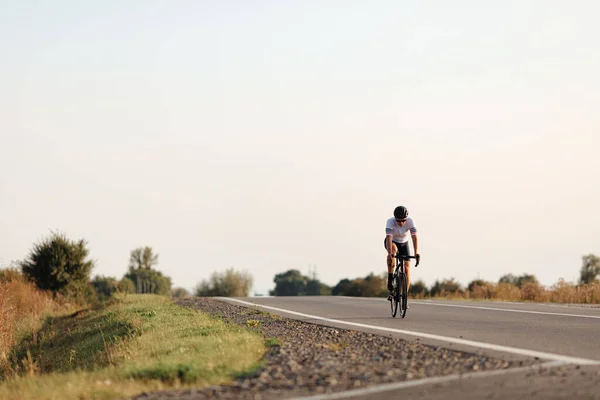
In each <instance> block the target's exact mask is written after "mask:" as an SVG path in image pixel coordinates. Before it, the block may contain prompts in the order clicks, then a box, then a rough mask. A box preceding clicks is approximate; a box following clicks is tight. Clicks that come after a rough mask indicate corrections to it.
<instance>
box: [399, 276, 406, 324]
mask: <svg viewBox="0 0 600 400" xmlns="http://www.w3.org/2000/svg"><path fill="white" fill-rule="evenodd" d="M398 294H399V296H398V297H399V302H400V316H401V317H402V318H404V316H405V315H406V309H407V308H408V307H407V306H408V279H407V278H406V274H405V273H404V272H402V273H400V284H399V285H398Z"/></svg>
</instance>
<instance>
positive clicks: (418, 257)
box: [415, 253, 421, 267]
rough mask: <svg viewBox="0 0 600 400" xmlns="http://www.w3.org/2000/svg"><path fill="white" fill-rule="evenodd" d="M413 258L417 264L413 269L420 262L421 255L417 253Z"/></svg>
mask: <svg viewBox="0 0 600 400" xmlns="http://www.w3.org/2000/svg"><path fill="white" fill-rule="evenodd" d="M415 256H416V257H417V263H416V264H415V267H416V266H417V265H419V262H420V261H421V255H420V254H418V253H417V254H415Z"/></svg>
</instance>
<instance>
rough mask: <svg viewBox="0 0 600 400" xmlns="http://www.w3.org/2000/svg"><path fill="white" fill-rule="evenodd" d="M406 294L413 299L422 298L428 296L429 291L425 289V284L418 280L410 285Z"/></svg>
mask: <svg viewBox="0 0 600 400" xmlns="http://www.w3.org/2000/svg"><path fill="white" fill-rule="evenodd" d="M408 294H409V296H410V297H413V298H422V297H427V296H429V290H428V289H427V286H426V285H425V282H423V281H422V280H418V281H416V282H414V283H411V284H410V287H409V288H408Z"/></svg>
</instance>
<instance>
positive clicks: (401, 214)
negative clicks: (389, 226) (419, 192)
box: [394, 206, 408, 219]
mask: <svg viewBox="0 0 600 400" xmlns="http://www.w3.org/2000/svg"><path fill="white" fill-rule="evenodd" d="M407 216H408V210H407V209H406V207H404V206H398V207H396V208H395V209H394V218H398V219H402V218H406V217H407Z"/></svg>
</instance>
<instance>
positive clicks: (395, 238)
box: [383, 206, 421, 292]
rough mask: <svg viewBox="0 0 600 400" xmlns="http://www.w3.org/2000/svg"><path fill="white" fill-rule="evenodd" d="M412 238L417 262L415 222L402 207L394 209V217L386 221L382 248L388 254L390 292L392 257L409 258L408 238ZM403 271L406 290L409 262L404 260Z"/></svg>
mask: <svg viewBox="0 0 600 400" xmlns="http://www.w3.org/2000/svg"><path fill="white" fill-rule="evenodd" d="M409 232H410V236H411V238H412V243H413V248H414V251H415V256H416V257H417V261H419V260H420V258H421V256H420V254H419V241H418V238H417V227H416V226H415V221H414V220H413V219H412V218H411V217H409V216H408V210H407V209H406V207H404V206H398V207H396V208H395V209H394V217H393V218H390V219H388V220H387V223H386V224H385V239H384V240H383V246H384V247H385V249H386V250H387V252H388V255H387V260H386V262H387V271H388V284H387V287H388V290H389V291H390V292H391V291H392V289H393V286H392V275H393V274H394V258H393V256H394V255H395V254H396V253H398V252H400V254H403V255H406V256H409V255H410V252H409V249H408V236H409V234H408V233H409ZM404 270H405V271H406V280H407V288H408V287H410V261H408V260H404Z"/></svg>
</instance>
